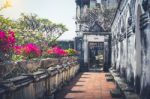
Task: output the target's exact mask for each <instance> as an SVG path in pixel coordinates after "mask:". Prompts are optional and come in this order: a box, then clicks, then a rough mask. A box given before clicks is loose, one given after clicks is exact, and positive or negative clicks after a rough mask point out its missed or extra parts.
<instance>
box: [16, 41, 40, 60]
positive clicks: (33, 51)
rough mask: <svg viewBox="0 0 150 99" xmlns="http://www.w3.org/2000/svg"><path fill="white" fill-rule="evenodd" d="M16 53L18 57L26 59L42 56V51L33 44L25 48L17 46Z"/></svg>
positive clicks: (24, 46)
mask: <svg viewBox="0 0 150 99" xmlns="http://www.w3.org/2000/svg"><path fill="white" fill-rule="evenodd" d="M15 53H16V54H17V55H22V56H24V58H28V59H31V58H36V57H40V56H41V49H40V48H39V47H38V46H37V45H35V44H33V43H28V44H25V45H23V46H15Z"/></svg>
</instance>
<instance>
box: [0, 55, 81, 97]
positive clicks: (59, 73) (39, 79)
mask: <svg viewBox="0 0 150 99" xmlns="http://www.w3.org/2000/svg"><path fill="white" fill-rule="evenodd" d="M11 64H14V65H12V67H13V66H14V67H13V68H19V66H21V65H23V66H24V68H23V69H24V70H22V69H21V70H22V71H25V72H23V73H22V74H21V73H20V72H19V76H16V74H17V73H18V72H17V73H16V72H15V73H14V77H11V78H9V79H5V77H4V78H3V80H2V79H1V81H0V99H52V98H54V93H55V92H56V91H57V90H60V89H61V87H62V86H63V85H65V84H66V83H67V82H68V81H70V80H71V79H72V78H73V77H74V76H75V75H76V73H77V72H78V70H79V65H78V62H77V59H76V58H73V57H71V58H62V59H55V61H54V60H53V61H52V59H44V60H40V61H37V60H36V61H35V62H33V61H30V62H29V63H27V62H19V63H11ZM29 64H30V65H29ZM17 65H19V66H18V67H17ZM2 66H4V64H3V65H2ZM6 67H7V66H6ZM1 68H2V67H1ZM10 68H11V67H10ZM10 68H5V69H4V70H2V69H1V72H0V73H1V74H2V73H4V72H6V71H7V70H10ZM21 68H22V67H21ZM30 68H32V69H31V70H30ZM28 69H29V70H28ZM18 71H19V69H18ZM34 71H35V72H34ZM4 74H5V75H6V74H7V73H4ZM10 74H13V73H10ZM1 77H2V75H1Z"/></svg>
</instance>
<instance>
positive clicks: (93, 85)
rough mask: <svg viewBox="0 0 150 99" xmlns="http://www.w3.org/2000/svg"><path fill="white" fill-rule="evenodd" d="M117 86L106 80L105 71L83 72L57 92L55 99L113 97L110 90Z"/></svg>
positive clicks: (107, 98)
mask: <svg viewBox="0 0 150 99" xmlns="http://www.w3.org/2000/svg"><path fill="white" fill-rule="evenodd" d="M115 87H116V86H115V84H114V83H113V82H107V81H106V78H105V73H103V72H83V73H79V74H78V75H77V76H76V77H75V78H74V79H73V80H72V81H71V82H70V83H69V85H67V86H65V87H64V88H63V89H62V90H61V91H60V92H57V93H56V94H55V99H112V98H111V95H110V90H111V89H114V88H115Z"/></svg>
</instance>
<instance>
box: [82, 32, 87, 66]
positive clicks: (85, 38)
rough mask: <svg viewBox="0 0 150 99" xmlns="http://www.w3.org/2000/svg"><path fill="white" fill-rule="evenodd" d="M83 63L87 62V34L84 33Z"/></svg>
mask: <svg viewBox="0 0 150 99" xmlns="http://www.w3.org/2000/svg"><path fill="white" fill-rule="evenodd" d="M83 44H84V46H83V47H84V48H83V49H84V64H85V65H87V64H88V40H87V36H86V35H85V37H84V43H83Z"/></svg>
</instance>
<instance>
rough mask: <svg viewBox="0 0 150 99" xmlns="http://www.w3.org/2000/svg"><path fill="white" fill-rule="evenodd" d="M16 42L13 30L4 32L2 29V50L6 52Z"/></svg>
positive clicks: (0, 42) (0, 48) (0, 32)
mask: <svg viewBox="0 0 150 99" xmlns="http://www.w3.org/2000/svg"><path fill="white" fill-rule="evenodd" d="M15 42H16V39H15V35H14V32H13V31H8V32H4V31H1V30H0V51H2V52H3V53H6V52H7V51H9V50H10V49H12V48H13V47H14V46H15Z"/></svg>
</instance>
